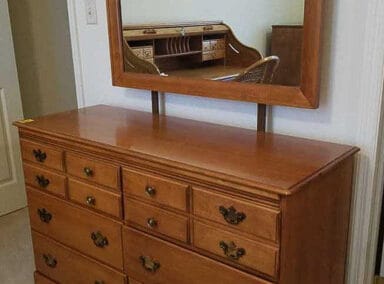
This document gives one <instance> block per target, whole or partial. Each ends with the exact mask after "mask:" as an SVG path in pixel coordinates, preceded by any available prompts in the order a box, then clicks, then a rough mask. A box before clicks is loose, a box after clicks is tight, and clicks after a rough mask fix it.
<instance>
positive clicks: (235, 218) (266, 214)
mask: <svg viewBox="0 0 384 284" xmlns="http://www.w3.org/2000/svg"><path fill="white" fill-rule="evenodd" d="M193 204H194V214H195V215H196V216H199V217H202V218H206V219H209V220H212V221H215V222H218V223H221V224H224V225H228V226H230V227H232V228H234V229H238V230H240V231H243V232H245V233H250V234H253V235H255V236H258V237H262V238H264V239H267V240H271V241H275V242H277V241H278V226H279V225H278V224H279V216H280V214H279V211H277V210H274V209H269V208H266V207H262V206H259V205H254V204H251V203H249V202H246V201H240V200H236V199H233V198H230V197H226V196H224V195H219V194H216V193H212V192H208V191H205V190H201V189H194V190H193Z"/></svg>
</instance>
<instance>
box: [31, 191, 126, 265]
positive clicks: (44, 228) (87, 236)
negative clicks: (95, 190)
mask: <svg viewBox="0 0 384 284" xmlns="http://www.w3.org/2000/svg"><path fill="white" fill-rule="evenodd" d="M27 195H28V203H29V215H30V219H31V227H32V228H33V229H34V230H36V231H38V232H40V233H42V234H44V235H47V236H50V237H52V238H53V239H55V240H57V241H59V242H61V243H63V244H65V245H68V246H69V247H72V248H74V249H76V250H78V251H80V252H82V253H84V254H86V255H89V256H91V257H94V258H96V259H98V260H100V261H102V262H105V263H108V264H109V265H112V266H113V267H115V268H117V269H122V267H123V259H122V245H121V224H120V223H118V222H116V221H114V220H112V219H109V218H106V217H103V216H101V215H98V214H94V213H91V212H89V211H87V210H85V209H81V208H79V207H77V206H74V205H70V204H69V203H68V202H65V201H62V200H60V199H57V198H54V197H50V196H49V195H47V194H44V193H40V192H38V191H36V190H33V189H28V190H27Z"/></svg>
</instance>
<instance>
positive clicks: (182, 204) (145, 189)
mask: <svg viewBox="0 0 384 284" xmlns="http://www.w3.org/2000/svg"><path fill="white" fill-rule="evenodd" d="M123 187H124V192H126V193H127V194H132V195H135V196H138V197H140V198H144V199H146V200H149V201H153V202H156V203H159V204H161V205H166V206H169V207H173V208H176V209H179V210H182V211H187V190H188V186H187V185H186V184H182V183H179V182H175V181H171V180H168V179H164V178H160V177H155V176H152V175H148V174H144V173H139V172H136V171H132V170H128V169H124V170H123Z"/></svg>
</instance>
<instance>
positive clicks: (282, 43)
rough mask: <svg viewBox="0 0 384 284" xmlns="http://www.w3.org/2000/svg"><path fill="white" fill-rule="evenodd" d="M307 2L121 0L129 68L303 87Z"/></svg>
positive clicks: (283, 0)
mask: <svg viewBox="0 0 384 284" xmlns="http://www.w3.org/2000/svg"><path fill="white" fill-rule="evenodd" d="M304 2H305V0H239V1H222V0H193V1H191V0H177V1H171V0H159V1H154V0H121V14H122V24H123V31H122V33H123V38H124V41H123V44H124V46H123V50H124V68H125V71H126V72H136V73H146V74H154V75H158V76H178V77H188V78H191V79H196V80H215V81H223V82H241V83H248V84H274V85H284V86H299V85H300V81H301V56H302V41H303V20H304Z"/></svg>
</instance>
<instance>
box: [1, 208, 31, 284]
mask: <svg viewBox="0 0 384 284" xmlns="http://www.w3.org/2000/svg"><path fill="white" fill-rule="evenodd" d="M34 267H35V265H34V261H33V253H32V241H31V233H30V229H29V217H28V210H27V209H22V210H19V211H17V212H14V213H11V214H9V215H6V216H2V217H0V283H1V284H33V283H34V281H33V272H34V270H35V268H34Z"/></svg>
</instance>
